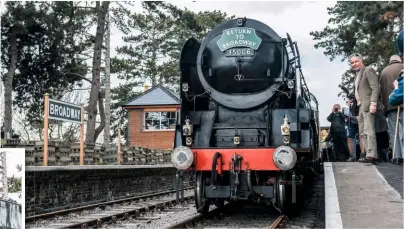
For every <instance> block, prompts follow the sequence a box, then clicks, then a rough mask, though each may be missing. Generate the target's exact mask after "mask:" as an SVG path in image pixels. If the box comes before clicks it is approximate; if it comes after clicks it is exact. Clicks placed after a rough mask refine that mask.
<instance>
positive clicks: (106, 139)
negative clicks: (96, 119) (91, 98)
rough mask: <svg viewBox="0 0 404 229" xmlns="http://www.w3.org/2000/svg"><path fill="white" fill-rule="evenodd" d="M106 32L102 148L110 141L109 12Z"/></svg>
mask: <svg viewBox="0 0 404 229" xmlns="http://www.w3.org/2000/svg"><path fill="white" fill-rule="evenodd" d="M106 17H107V31H106V35H107V36H106V39H105V46H106V52H105V127H104V146H105V147H107V146H108V145H109V141H110V122H111V105H110V104H111V80H110V67H111V61H110V42H111V40H110V36H111V28H110V27H111V26H110V21H109V11H108V12H107V16H106Z"/></svg>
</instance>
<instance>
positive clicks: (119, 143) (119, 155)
mask: <svg viewBox="0 0 404 229" xmlns="http://www.w3.org/2000/svg"><path fill="white" fill-rule="evenodd" d="M120 164H121V128H118V165H120Z"/></svg>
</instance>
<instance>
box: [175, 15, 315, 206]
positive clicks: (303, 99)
mask: <svg viewBox="0 0 404 229" xmlns="http://www.w3.org/2000/svg"><path fill="white" fill-rule="evenodd" d="M180 73H181V87H180V88H181V109H180V112H179V116H178V117H177V118H178V123H177V127H176V132H175V144H174V150H173V153H172V163H173V165H174V166H175V167H176V168H178V169H188V170H193V171H195V172H196V187H195V201H196V207H197V209H198V211H199V212H207V209H208V207H209V205H210V204H211V203H215V204H216V205H217V206H222V205H223V202H224V200H227V201H240V200H243V201H257V200H258V201H262V202H266V203H268V204H272V205H273V206H275V207H276V208H278V209H279V210H280V211H288V209H291V208H293V205H294V204H296V203H297V202H298V200H299V198H300V197H299V190H301V189H302V188H303V184H304V179H305V176H306V175H305V174H307V172H308V171H309V170H312V168H313V167H314V166H315V164H316V160H317V159H318V157H319V156H318V155H319V117H318V102H317V100H316V98H315V97H314V95H313V94H311V93H310V92H309V89H308V87H307V84H306V83H305V80H304V77H303V75H302V71H301V66H300V56H299V50H298V48H297V44H296V42H292V40H291V38H290V36H289V35H288V34H287V38H281V37H280V36H279V35H278V34H277V33H276V32H275V31H274V30H273V29H271V28H270V27H269V26H267V25H265V24H264V23H262V22H260V21H257V20H254V19H248V18H238V19H234V20H230V21H226V22H224V23H222V24H220V25H218V26H216V27H215V28H214V29H213V30H211V31H210V32H209V33H208V34H207V35H206V37H205V38H203V39H202V42H199V41H198V40H196V39H194V38H190V39H189V40H188V41H187V42H186V43H185V45H184V47H183V49H182V53H181V61H180ZM299 188H300V189H299ZM300 199H301V198H300Z"/></svg>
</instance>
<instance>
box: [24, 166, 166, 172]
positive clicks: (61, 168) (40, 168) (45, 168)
mask: <svg viewBox="0 0 404 229" xmlns="http://www.w3.org/2000/svg"><path fill="white" fill-rule="evenodd" d="M153 168H174V166H173V165H172V164H157V165H66V166H57V165H52V166H26V167H25V171H26V172H39V171H44V172H45V171H71V170H108V169H112V170H116V169H120V170H121V169H153Z"/></svg>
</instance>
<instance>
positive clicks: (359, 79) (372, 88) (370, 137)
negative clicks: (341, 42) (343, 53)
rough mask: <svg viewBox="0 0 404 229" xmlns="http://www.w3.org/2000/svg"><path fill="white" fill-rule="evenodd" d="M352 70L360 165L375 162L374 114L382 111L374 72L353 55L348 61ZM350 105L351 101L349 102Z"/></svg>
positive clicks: (377, 82)
mask: <svg viewBox="0 0 404 229" xmlns="http://www.w3.org/2000/svg"><path fill="white" fill-rule="evenodd" d="M350 62H351V66H352V69H353V70H354V71H355V72H356V78H355V86H354V91H355V99H356V101H357V106H358V107H359V114H358V121H359V123H358V124H359V135H360V136H362V140H363V144H364V146H365V151H366V153H365V152H363V151H362V152H361V158H360V159H359V162H361V163H374V162H376V161H377V142H376V131H375V113H376V111H377V110H378V109H382V104H381V103H378V101H379V96H380V88H379V77H378V76H377V73H376V71H375V70H374V69H373V68H372V67H370V66H368V67H367V66H365V65H364V64H363V60H362V57H361V56H360V55H359V54H355V55H353V56H352V57H351V59H350ZM350 102H351V103H352V101H350Z"/></svg>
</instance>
